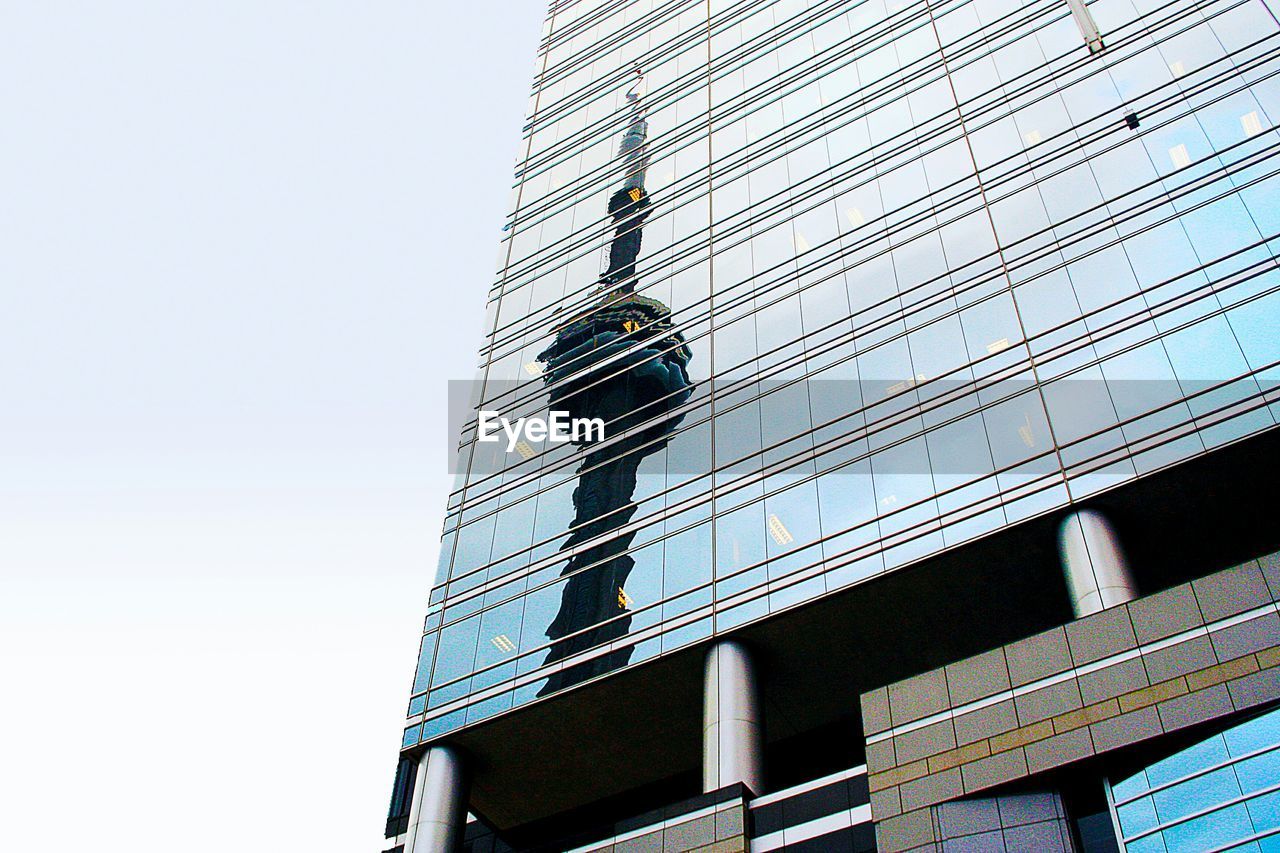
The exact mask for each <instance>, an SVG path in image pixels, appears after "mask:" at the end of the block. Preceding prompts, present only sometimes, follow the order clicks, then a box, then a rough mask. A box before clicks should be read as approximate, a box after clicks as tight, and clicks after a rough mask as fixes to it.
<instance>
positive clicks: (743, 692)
mask: <svg viewBox="0 0 1280 853" xmlns="http://www.w3.org/2000/svg"><path fill="white" fill-rule="evenodd" d="M703 691H704V692H703V713H702V790H704V791H708V792H710V791H715V790H718V789H720V788H723V787H725V786H726V785H732V784H733V783H735V782H742V783H743V784H745V785H746V786H747V787H748V788H750V789H751V791H752V793H754V794H763V793H764V747H763V745H762V743H763V738H762V734H763V729H764V726H763V720H762V717H761V714H760V698H759V691H758V690H757V689H756V676H755V671H754V669H753V668H752V665H751V656H750V654H749V653H748V652H747V650H746V649H745V648H743V647H742V645H741V644H739V643H737V642H735V641H733V640H722V641H721V642H719V643H716V644H715V645H714V646H712V647H711V650H710V651H708V652H707V668H706V677H705V681H704V686H703Z"/></svg>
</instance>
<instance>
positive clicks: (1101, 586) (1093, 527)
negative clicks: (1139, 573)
mask: <svg viewBox="0 0 1280 853" xmlns="http://www.w3.org/2000/svg"><path fill="white" fill-rule="evenodd" d="M1058 554H1059V556H1060V557H1061V559H1062V571H1063V573H1064V574H1065V575H1066V576H1067V590H1068V591H1069V592H1070V593H1071V607H1072V608H1073V609H1074V610H1075V613H1076V618H1077V619H1079V618H1080V617H1082V616H1088V615H1089V614H1090V613H1097V612H1098V611H1100V610H1105V609H1106V608H1108V607H1115V606H1116V605H1117V604H1124V603H1125V602H1126V601H1131V600H1132V599H1134V598H1137V597H1138V588H1137V586H1135V585H1134V582H1133V576H1132V575H1131V574H1130V573H1129V564H1128V563H1127V562H1126V561H1125V558H1124V552H1123V551H1121V550H1120V540H1119V538H1118V537H1117V536H1116V532H1115V528H1113V527H1112V526H1111V522H1109V521H1108V520H1107V517H1106V516H1105V515H1103V514H1102V513H1100V512H1098V511H1097V510H1092V509H1082V510H1077V511H1076V512H1073V513H1071V515H1068V516H1067V517H1066V518H1065V519H1063V521H1062V526H1061V527H1060V528H1058Z"/></svg>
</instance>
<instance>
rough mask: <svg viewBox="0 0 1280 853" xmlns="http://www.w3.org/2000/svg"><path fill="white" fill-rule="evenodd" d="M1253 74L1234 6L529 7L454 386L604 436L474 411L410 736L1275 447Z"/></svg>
mask: <svg viewBox="0 0 1280 853" xmlns="http://www.w3.org/2000/svg"><path fill="white" fill-rule="evenodd" d="M1093 28H1096V32H1097V33H1098V34H1099V35H1100V38H1101V44H1099V43H1098V41H1097V39H1096V38H1094V39H1090V38H1089V37H1088V35H1087V34H1088V33H1089V32H1092V31H1093ZM1090 41H1092V44H1090ZM1278 74H1280V25H1278V24H1277V20H1276V16H1275V10H1274V9H1273V8H1271V7H1269V4H1268V3H1267V2H1264V0H1173V1H1172V2H1169V0H1159V2H1157V0H1095V2H1092V3H1088V4H1086V5H1084V6H1082V7H1079V8H1077V9H1076V10H1075V11H1074V12H1073V9H1072V7H1071V5H1070V4H1068V2H1067V0H1031V2H1023V0H938V1H937V2H885V0H773V2H759V0H737V2H733V1H732V0H624V2H619V0H607V2H601V0H565V2H555V3H553V4H552V6H551V8H550V10H549V13H548V16H547V19H546V23H545V26H544V30H543V38H542V42H541V46H540V49H539V52H538V56H537V62H536V67H535V81H534V86H533V92H532V98H531V101H530V107H529V119H528V122H527V124H526V127H525V136H524V139H523V141H522V147H521V154H520V156H519V160H518V163H517V168H516V180H515V184H514V189H513V194H512V197H511V207H510V211H509V214H508V217H507V219H506V223H505V226H504V232H503V240H502V245H501V251H500V255H499V264H498V272H497V278H496V282H495V284H494V285H493V287H492V289H491V291H490V298H489V302H488V316H487V320H486V330H487V334H486V338H485V340H484V342H483V347H482V349H481V353H480V367H479V372H478V375H477V378H476V380H475V383H474V386H473V399H472V401H471V402H472V405H473V407H474V409H475V410H477V411H478V410H481V409H483V410H492V411H498V412H501V413H502V414H503V415H504V416H506V417H508V418H512V419H514V418H516V417H521V416H530V415H536V414H538V413H543V414H544V415H545V413H546V412H547V410H548V409H549V408H552V409H559V410H567V411H569V412H571V413H573V414H574V415H582V416H589V417H599V418H600V419H601V420H603V421H605V422H606V424H607V428H606V436H607V437H606V439H605V440H604V441H588V440H581V441H576V442H569V443H560V444H556V443H553V442H542V443H539V442H535V441H532V440H527V441H521V442H520V443H518V444H517V445H515V446H514V448H513V449H512V450H511V451H510V452H507V450H506V443H505V442H499V443H488V442H480V441H477V421H476V418H475V412H473V413H472V419H471V421H470V423H469V424H468V425H467V427H466V428H465V430H464V435H463V442H462V447H461V453H460V457H459V468H460V472H459V477H458V483H457V487H456V490H455V491H454V493H453V494H452V496H451V498H450V502H449V509H448V515H447V519H446V521H445V526H444V537H443V540H442V548H441V564H440V568H439V572H438V576H437V587H436V588H435V589H434V590H433V593H432V597H431V605H430V610H429V614H428V616H427V620H426V625H425V631H424V634H423V639H422V645H421V652H420V657H419V663H418V670H417V675H416V678H415V681H414V685H413V690H412V696H411V700H410V705H409V709H408V715H409V719H408V725H407V728H406V730H405V733H404V746H405V747H406V748H407V747H412V746H415V745H416V744H418V743H421V742H424V741H430V740H432V739H434V738H436V737H439V736H441V735H444V734H446V733H448V732H450V731H454V730H456V729H458V728H460V727H463V726H468V725H471V724H474V723H477V722H479V721H482V720H484V719H487V718H489V717H491V716H493V715H495V714H499V713H502V712H504V711H507V710H509V709H512V708H514V707H517V706H520V705H522V704H524V703H527V702H530V701H533V700H535V699H537V698H539V697H543V696H547V695H550V694H553V693H555V692H557V691H559V690H563V689H567V688H569V687H571V686H573V685H575V684H578V683H581V682H583V681H586V680H588V679H590V678H593V677H596V676H599V675H602V674H604V673H606V672H610V671H615V670H618V669H620V668H623V667H626V666H630V665H634V664H637V663H639V662H641V661H644V660H647V659H650V658H652V657H654V656H656V655H661V654H663V653H665V652H668V651H671V650H673V649H676V648H679V647H682V646H685V645H687V644H689V643H691V642H696V641H698V640H701V639H704V638H707V637H710V636H712V635H715V634H718V633H722V632H725V631H729V630H731V629H733V628H735V627H736V626H739V625H742V624H744V623H746V622H748V621H751V620H754V619H758V618H761V617H763V616H766V615H768V614H770V613H772V612H776V611H778V610H780V609H783V608H787V607H791V606H794V605H796V604H798V603H800V602H803V601H806V600H810V599H813V598H815V597H817V596H821V595H823V594H825V593H827V592H831V591H833V590H835V589H838V588H841V587H844V586H847V585H849V584H852V583H857V582H859V581H862V580H865V579H867V578H870V577H873V576H875V575H877V574H880V573H883V572H886V571H891V570H893V569H894V568H896V567H898V566H901V565H904V564H906V563H909V562H912V561H915V560H918V559H920V558H923V557H926V556H928V555H930V554H934V553H937V552H938V551H940V550H943V549H946V548H949V547H952V546H954V545H956V544H959V543H961V542H965V541H967V540H970V539H973V538H974V537H976V536H979V535H983V534H986V533H989V532H991V531H993V530H997V529H999V528H1001V527H1004V526H1006V525H1010V524H1013V523H1015V522H1018V521H1020V520H1022V519H1025V518H1028V517H1031V516H1033V515H1037V514H1040V513H1043V512H1046V511H1049V510H1052V509H1054V508H1056V507H1060V506H1063V505H1065V504H1067V503H1068V502H1069V501H1072V500H1079V499H1080V498H1082V497H1085V496H1088V495H1090V494H1094V493H1096V492H1098V491H1100V490H1103V489H1107V488H1109V487H1112V486H1115V485H1117V484H1120V483H1123V482H1126V481H1128V480H1131V479H1132V478H1135V477H1139V476H1142V475H1143V474H1145V473H1148V472H1151V471H1153V470H1156V469H1158V468H1161V467H1163V466H1167V465H1169V464H1171V463H1174V462H1177V461H1181V460H1184V459H1187V458H1189V457H1192V456H1195V455H1196V454H1200V453H1204V452H1206V451H1207V450H1209V449H1212V448H1214V447H1216V446H1220V445H1222V444H1224V443H1227V442H1231V441H1234V440H1236V439H1238V438H1241V437H1243V436H1246V435H1249V434H1252V433H1255V432H1257V431H1259V430H1262V429H1265V428H1267V427H1270V426H1273V425H1274V424H1275V418H1276V414H1277V410H1276V409H1275V406H1274V404H1272V403H1270V402H1269V400H1270V399H1271V398H1269V397H1267V396H1266V394H1267V392H1268V391H1270V390H1272V389H1273V388H1274V384H1273V383H1274V381H1275V377H1276V375H1277V365H1278V364H1280V336H1277V335H1276V334H1275V329H1276V327H1277V319H1278V318H1280V295H1278V294H1277V291H1278V290H1280V271H1278V270H1277V266H1276V261H1277V254H1276V252H1277V248H1278V247H1280V157H1278V156H1277V153H1278V152H1280V133H1277V129H1276V121H1277V119H1280V78H1278V77H1277V75H1278ZM1142 849H1145V848H1142Z"/></svg>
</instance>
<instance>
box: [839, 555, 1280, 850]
mask: <svg viewBox="0 0 1280 853" xmlns="http://www.w3.org/2000/svg"><path fill="white" fill-rule="evenodd" d="M1278 599H1280V554H1272V555H1269V556H1268V557H1264V558H1262V559H1259V560H1252V561H1250V562H1248V563H1245V564H1243V565H1240V566H1236V567H1234V568H1231V569H1227V570H1225V571H1222V572H1218V573H1216V574H1213V575H1210V576H1208V577H1205V578H1201V579H1199V580H1196V581H1194V582H1192V583H1189V584H1182V585H1180V586H1177V587H1173V588H1171V589H1168V590H1165V591H1163V592H1160V593H1157V594H1155V595H1151V596H1147V597H1145V598H1141V599H1138V600H1135V601H1132V602H1129V603H1128V604H1125V605H1121V606H1119V607H1114V608H1111V609H1109V610H1106V611H1103V612H1101V613H1097V614H1094V615H1092V616H1089V617H1086V618H1084V619H1079V620H1076V621H1074V622H1070V623H1068V624H1066V625H1063V626H1061V627H1058V628H1054V629H1052V630H1050V631H1046V632H1045V633H1043V634H1038V635H1036V636H1033V637H1028V638H1026V639H1024V640H1020V641H1018V642H1016V643H1011V644H1010V645H1008V646H1005V647H1003V648H1000V649H994V650H992V651H990V652H985V653H983V654H981V655H977V656H975V657H972V658H968V659H966V660H962V661H958V662H956V663H953V664H951V665H949V666H946V667H944V668H942V669H937V670H934V671H932V672H927V673H924V674H922V675H919V676H916V677H914V678H910V679H907V680H905V681H901V682H897V683H895V684H890V685H888V687H885V688H880V689H878V690H873V691H871V692H868V693H866V694H864V695H863V696H862V712H863V726H864V734H865V735H866V738H867V770H868V774H869V782H868V784H869V787H870V791H871V810H872V816H873V817H874V819H875V821H876V824H877V839H878V842H879V845H880V849H881V850H883V851H899V850H910V849H915V848H917V847H925V848H931V847H932V845H933V844H934V843H935V842H936V840H937V827H936V825H935V821H934V818H933V815H932V813H931V810H930V807H931V806H934V805H935V804H938V803H942V802H945V801H947V800H951V799H954V798H957V797H961V796H965V795H972V794H974V793H976V792H980V791H984V790H987V789H989V788H992V787H994V786H996V785H999V784H1001V783H1004V782H1008V781H1011V780H1013V779H1017V778H1020V777H1023V776H1028V775H1031V774H1035V773H1038V772H1040V771H1042V770H1048V769H1049V768H1053V767H1058V766H1061V765H1065V764H1069V763H1071V762H1073V761H1077V760H1080V759H1084V758H1088V757H1089V756H1092V755H1095V754H1099V753H1103V752H1106V751H1108V750H1112V749H1117V748H1120V747H1123V746H1126V745H1128V744H1131V743H1136V742H1138V741H1142V740H1146V739H1148V738H1154V737H1158V736H1160V735H1161V734H1164V733H1166V732H1172V731H1176V730H1178V729H1181V728H1184V727H1186V726H1190V725H1193V724H1195V723H1199V722H1203V721H1205V720H1210V719H1215V718H1218V717H1224V716H1226V715H1228V714H1231V713H1233V712H1235V711H1240V710H1244V709H1246V708H1251V707H1254V706H1257V705H1260V704H1262V703H1264V702H1268V701H1271V700H1274V699H1280V609H1278V608H1277V605H1276V601H1277V600H1278Z"/></svg>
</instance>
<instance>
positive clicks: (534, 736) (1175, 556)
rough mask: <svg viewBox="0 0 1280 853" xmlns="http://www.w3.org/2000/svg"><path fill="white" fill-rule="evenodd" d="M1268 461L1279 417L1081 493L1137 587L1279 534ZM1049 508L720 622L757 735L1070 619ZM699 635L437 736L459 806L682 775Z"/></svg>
mask: <svg viewBox="0 0 1280 853" xmlns="http://www.w3.org/2000/svg"><path fill="white" fill-rule="evenodd" d="M1277 475H1280V430H1277V429H1271V430H1269V431H1267V432H1265V433H1262V434H1260V435H1257V436H1254V437H1251V438H1249V439H1246V440H1243V441H1239V442H1236V443H1234V444H1232V445H1229V446H1227V447H1223V448H1220V449H1217V450H1214V451H1211V452H1209V453H1206V454H1203V455H1201V456H1199V457H1196V458H1194V459H1192V460H1189V461H1187V462H1183V463H1180V464H1178V465H1175V466H1172V467H1169V468H1166V469H1164V470H1162V471H1159V472H1156V473H1152V474H1148V475H1145V476H1143V477H1140V478H1138V479H1137V480H1134V481H1132V482H1129V483H1125V484H1123V485H1121V486H1117V487H1115V488H1113V489H1111V490H1109V491H1107V492H1105V493H1101V494H1098V495H1096V496H1094V497H1091V498H1089V499H1088V500H1087V501H1084V502H1083V504H1084V505H1087V506H1093V507H1097V508H1099V509H1102V510H1103V511H1105V512H1106V513H1107V514H1108V515H1109V516H1110V517H1111V519H1112V520H1113V521H1114V523H1115V526H1116V528H1117V530H1118V532H1119V534H1120V536H1121V539H1122V541H1123V544H1124V547H1125V549H1126V551H1127V552H1128V554H1129V557H1130V562H1131V565H1132V568H1133V571H1134V574H1135V577H1136V579H1137V583H1138V585H1139V589H1140V590H1141V591H1142V593H1143V594H1148V593H1150V592H1154V591H1156V590H1158V589H1163V588H1165V587H1168V586H1172V585H1174V584H1177V583H1181V582H1182V581H1185V580H1188V579H1190V578H1194V577H1199V576H1202V575H1205V574H1208V573H1209V572H1211V571H1215V570H1217V569H1220V568H1222V567H1225V566H1228V565H1232V564H1234V563H1236V562H1240V561H1243V560H1246V559H1248V558H1250V557H1252V556H1255V555H1257V554H1260V553H1265V552H1268V551H1274V550H1277V549H1280V524H1276V523H1275V519H1274V516H1273V515H1272V514H1271V506H1272V505H1273V500H1272V499H1268V498H1267V497H1266V495H1268V494H1270V492H1271V491H1272V490H1273V489H1274V487H1275V484H1276V483H1277V482H1280V478H1278V476H1277ZM1063 514H1064V513H1063V510H1061V509H1059V510H1056V511H1053V512H1049V513H1046V514H1044V515H1041V516H1038V517H1035V518H1031V519H1029V520H1026V521H1023V522H1020V523H1018V524H1016V525H1013V526H1010V527H1006V528H1003V529H1001V530H999V531H997V532H995V533H992V534H990V535H987V536H985V537H982V538H980V539H977V540H975V541H972V542H969V543H966V544H963V545H960V546H957V547H954V548H951V549H948V550H947V551H944V552H942V553H940V554H936V555H933V556H931V557H928V558H926V559H923V560H921V561H919V562H917V563H915V564H912V565H908V566H904V567H902V568H899V569H896V570H893V571H891V572H888V573H886V574H884V575H881V576H877V577H873V578H871V579H868V580H867V581H864V582H861V583H859V584H856V585H854V586H851V587H849V588H846V589H843V590H840V591H838V592H834V593H831V594H828V595H826V596H825V597H823V598H820V599H818V600H815V601H810V602H806V603H802V604H799V605H797V606H795V607H793V608H792V609H790V610H786V611H783V612H780V613H777V614H773V615H771V616H768V617H766V618H763V619H761V620H759V621H757V622H754V623H749V624H747V625H744V626H742V627H740V628H738V629H736V630H735V631H733V632H732V634H731V636H733V637H734V638H735V639H738V640H740V641H742V642H744V643H746V644H747V645H748V646H749V647H750V648H751V649H752V651H753V652H754V654H755V656H756V658H757V664H758V669H759V673H760V681H761V687H762V693H763V702H764V708H765V739H766V745H767V746H768V745H770V744H772V745H775V746H776V745H777V744H779V743H785V742H788V741H789V740H790V739H794V738H796V737H797V736H801V735H804V734H805V733H807V732H813V731H816V730H820V729H823V727H827V728H828V730H834V731H839V732H846V731H847V737H848V738H849V739H850V740H851V741H852V740H858V741H859V742H860V740H861V728H860V719H859V712H858V697H859V695H860V694H861V693H862V692H864V691H866V690H869V689H872V688H874V687H878V686H881V685H884V684H888V683H890V682H894V681H897V680H900V679H903V678H906V677H909V676H911V675H914V674H916V673H920V672H924V671H926V670H930V669H933V668H936V667H939V666H942V665H944V664H946V663H949V662H952V661H956V660H960V659H962V658H966V657H969V656H971V655H974V654H977V653H979V652H981V651H985V650H987V649H990V648H994V647H997V646H1002V645H1005V644H1007V643H1010V642H1013V641H1015V640H1018V639H1020V638H1022V637H1026V636H1029V635H1031V634H1034V633H1037V632H1039V631H1042V630H1045V629H1047V628H1050V627H1052V626H1055V625H1059V624H1062V623H1063V622H1066V621H1068V620H1070V619H1071V618H1072V613H1071V610H1070V607H1069V605H1068V599H1067V593H1066V589H1065V584H1064V582H1063V580H1062V576H1061V572H1060V569H1059V564H1058V558H1057V553H1056V528H1057V525H1058V523H1059V521H1060V520H1061V518H1062V516H1063ZM722 636H723V635H722ZM706 645H707V643H705V642H704V643H701V644H698V645H694V646H690V647H687V648H685V649H681V650H679V651H676V652H673V653H670V654H667V655H664V656H661V657H659V658H656V659H654V660H651V661H647V662H645V663H643V664H639V665H636V666H634V667H631V668H628V669H626V670H623V671H621V672H618V673H614V674H611V675H608V676H605V677H602V678H600V679H597V680H595V681H592V682H588V683H585V684H582V685H580V686H578V687H576V688H574V689H571V690H568V691H565V692H564V693H562V694H559V695H556V696H553V697H549V698H547V699H544V700H541V701H538V702H535V703H533V704H531V705H528V706H524V707H521V708H519V709H516V710H514V711H512V712H509V713H506V714H503V715H500V716H498V717H495V718H493V719H491V720H489V721H486V722H485V723H482V724H480V725H477V726H474V727H471V728H468V729H464V730H462V731H459V732H456V733H454V734H452V735H450V736H449V738H448V741H449V742H450V743H452V744H454V745H456V746H458V747H460V748H461V749H462V750H464V752H465V753H466V754H467V755H468V756H469V758H470V761H471V764H472V770H473V785H472V793H471V803H470V806H471V809H472V811H474V812H475V813H476V814H477V815H479V816H481V817H482V818H483V819H485V820H486V822H488V823H490V824H491V825H493V826H494V827H495V828H497V829H499V830H511V829H515V828H519V827H522V826H526V827H527V826H529V825H531V824H532V823H533V822H535V821H539V820H540V819H545V818H546V817H547V816H548V815H556V814H561V813H566V812H570V811H574V810H580V809H584V808H588V807H589V806H590V805H591V804H593V803H599V802H602V801H607V800H609V799H610V798H617V797H620V796H622V795H625V794H626V793H627V792H629V791H634V790H637V789H644V788H649V789H652V788H653V786H655V785H659V786H660V785H661V784H662V783H663V782H664V780H685V779H696V778H697V777H698V775H699V772H700V770H699V767H698V762H699V760H700V756H701V737H702V731H701V730H702V659H703V655H704V653H705V649H706ZM846 723H847V727H846V726H845V724H846ZM833 727H834V728H833ZM672 784H673V785H674V784H676V783H674V782H673V783H672ZM685 793H687V792H685V791H672V796H673V797H678V796H682V795H684V794H685ZM587 814H588V815H589V814H590V811H589V809H588V812H587Z"/></svg>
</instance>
